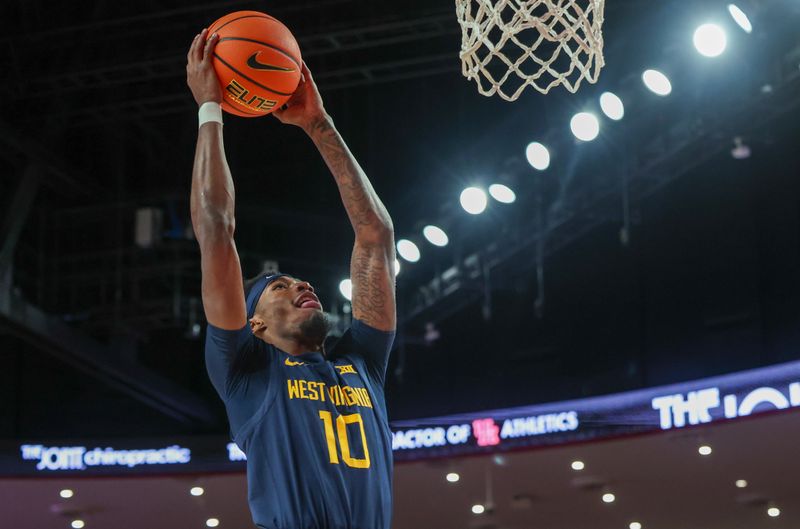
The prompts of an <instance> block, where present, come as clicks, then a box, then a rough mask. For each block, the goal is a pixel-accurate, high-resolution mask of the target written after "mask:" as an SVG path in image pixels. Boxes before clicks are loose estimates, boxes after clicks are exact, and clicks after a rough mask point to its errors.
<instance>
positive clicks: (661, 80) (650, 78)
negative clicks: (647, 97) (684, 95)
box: [642, 70, 672, 96]
mask: <svg viewBox="0 0 800 529" xmlns="http://www.w3.org/2000/svg"><path fill="white" fill-rule="evenodd" d="M642 81H644V84H645V86H646V87H647V88H648V89H650V91H651V92H653V93H654V94H656V95H660V96H666V95H669V94H670V92H672V83H670V82H669V79H668V78H667V76H666V75H664V74H663V73H661V72H659V71H658V70H645V71H644V73H643V74H642Z"/></svg>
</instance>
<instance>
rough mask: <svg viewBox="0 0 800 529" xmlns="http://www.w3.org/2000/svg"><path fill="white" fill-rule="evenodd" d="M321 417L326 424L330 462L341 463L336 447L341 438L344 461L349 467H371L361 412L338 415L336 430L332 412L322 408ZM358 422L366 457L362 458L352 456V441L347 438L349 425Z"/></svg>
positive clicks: (340, 443)
mask: <svg viewBox="0 0 800 529" xmlns="http://www.w3.org/2000/svg"><path fill="white" fill-rule="evenodd" d="M319 418H320V419H322V423H323V424H324V426H325V440H326V441H328V457H329V458H330V462H331V463H333V464H334V465H338V464H339V454H338V450H337V449H336V439H337V437H338V439H339V447H340V448H341V451H342V461H344V464H345V465H347V466H348V467H352V468H369V449H368V448H367V435H366V433H365V432H364V420H363V419H362V418H361V414H360V413H352V414H350V415H339V416H338V417H336V432H335V433H334V430H333V423H334V420H333V417H332V415H331V412H329V411H324V410H320V412H319ZM353 423H356V424H358V427H359V431H360V432H361V444H362V446H363V447H364V457H363V458H362V459H359V458H356V457H352V456H351V455H350V443H349V441H348V440H347V425H348V424H353Z"/></svg>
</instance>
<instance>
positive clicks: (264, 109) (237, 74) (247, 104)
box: [208, 11, 303, 118]
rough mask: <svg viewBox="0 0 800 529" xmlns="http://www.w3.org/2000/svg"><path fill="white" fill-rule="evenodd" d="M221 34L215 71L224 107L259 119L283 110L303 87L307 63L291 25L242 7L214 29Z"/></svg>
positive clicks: (210, 28)
mask: <svg viewBox="0 0 800 529" xmlns="http://www.w3.org/2000/svg"><path fill="white" fill-rule="evenodd" d="M215 32H216V33H217V34H218V35H219V41H218V42H217V47H216V49H215V50H214V59H213V60H214V69H215V70H216V72H217V77H218V78H219V82H220V85H221V86H222V109H223V110H225V111H226V112H229V113H231V114H236V115H237V116H243V117H246V118H256V117H259V116H266V115H267V114H269V113H270V112H272V111H273V110H275V109H276V108H280V107H281V105H283V104H284V103H285V102H286V101H287V100H288V99H289V98H290V97H291V96H292V94H293V93H294V91H295V90H296V89H297V84H298V83H299V82H300V70H301V65H302V64H303V62H302V58H301V57H300V47H299V46H298V45H297V41H296V40H295V39H294V36H293V35H292V33H291V32H290V31H289V29H288V28H287V27H286V26H284V25H283V24H281V23H280V22H279V21H278V20H276V19H274V18H272V17H271V16H269V15H267V14H264V13H259V12H258V11H237V12H235V13H231V14H229V15H225V16H224V17H222V18H220V19H219V20H217V21H216V22H214V23H213V24H211V26H209V28H208V35H209V36H211V35H212V34H213V33H215Z"/></svg>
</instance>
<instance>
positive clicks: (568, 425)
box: [0, 361, 800, 476]
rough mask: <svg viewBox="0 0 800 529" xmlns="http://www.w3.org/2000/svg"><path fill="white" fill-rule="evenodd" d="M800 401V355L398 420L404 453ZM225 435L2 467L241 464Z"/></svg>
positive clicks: (16, 460) (644, 425) (34, 456)
mask: <svg viewBox="0 0 800 529" xmlns="http://www.w3.org/2000/svg"><path fill="white" fill-rule="evenodd" d="M793 408H800V361H798V362H791V363H785V364H779V365H774V366H769V367H764V368H759V369H754V370H750V371H744V372H740V373H734V374H730V375H724V376H718V377H714V378H708V379H703V380H696V381H692V382H685V383H680V384H672V385H669V386H660V387H655V388H648V389H642V390H636V391H629V392H625V393H618V394H613V395H606V396H601V397H592V398H586V399H578V400H570V401H564V402H556V403H550V404H537V405H532V406H522V407H517V408H508V409H501V410H490V411H481V412H475V413H463V414H458V415H449V416H445V417H431V418H426V419H417V420H410V421H394V422H392V424H391V426H392V448H393V452H394V459H395V461H397V462H402V461H413V460H420V459H427V458H436V457H453V456H464V455H473V454H481V453H494V452H503V451H507V450H517V449H526V448H535V447H541V446H553V445H559V444H563V443H574V442H581V441H592V440H599V439H603V438H608V437H618V436H624V435H634V434H642V433H649V432H658V431H666V430H675V429H680V428H689V427H692V426H698V425H706V424H711V423H714V422H719V421H729V420H736V419H738V418H740V417H748V416H753V415H757V414H761V413H769V412H775V411H777V410H791V409H793ZM245 460H246V456H245V454H244V453H242V451H241V450H239V447H237V446H236V445H235V444H234V443H232V442H230V440H229V439H226V438H225V437H223V436H194V437H175V438H150V439H113V440H112V439H82V440H69V441H65V440H25V441H22V442H20V441H10V440H9V441H4V442H2V443H0V475H6V476H15V475H17V476H18V475H38V476H45V475H50V476H58V475H74V474H87V475H121V474H164V473H198V472H227V471H243V470H244V461H245Z"/></svg>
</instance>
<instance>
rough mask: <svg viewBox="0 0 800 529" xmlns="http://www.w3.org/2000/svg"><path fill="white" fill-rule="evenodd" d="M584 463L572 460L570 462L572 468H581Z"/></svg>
mask: <svg viewBox="0 0 800 529" xmlns="http://www.w3.org/2000/svg"><path fill="white" fill-rule="evenodd" d="M585 466H586V465H584V464H583V461H573V462H572V470H583V469H584V467H585Z"/></svg>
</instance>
